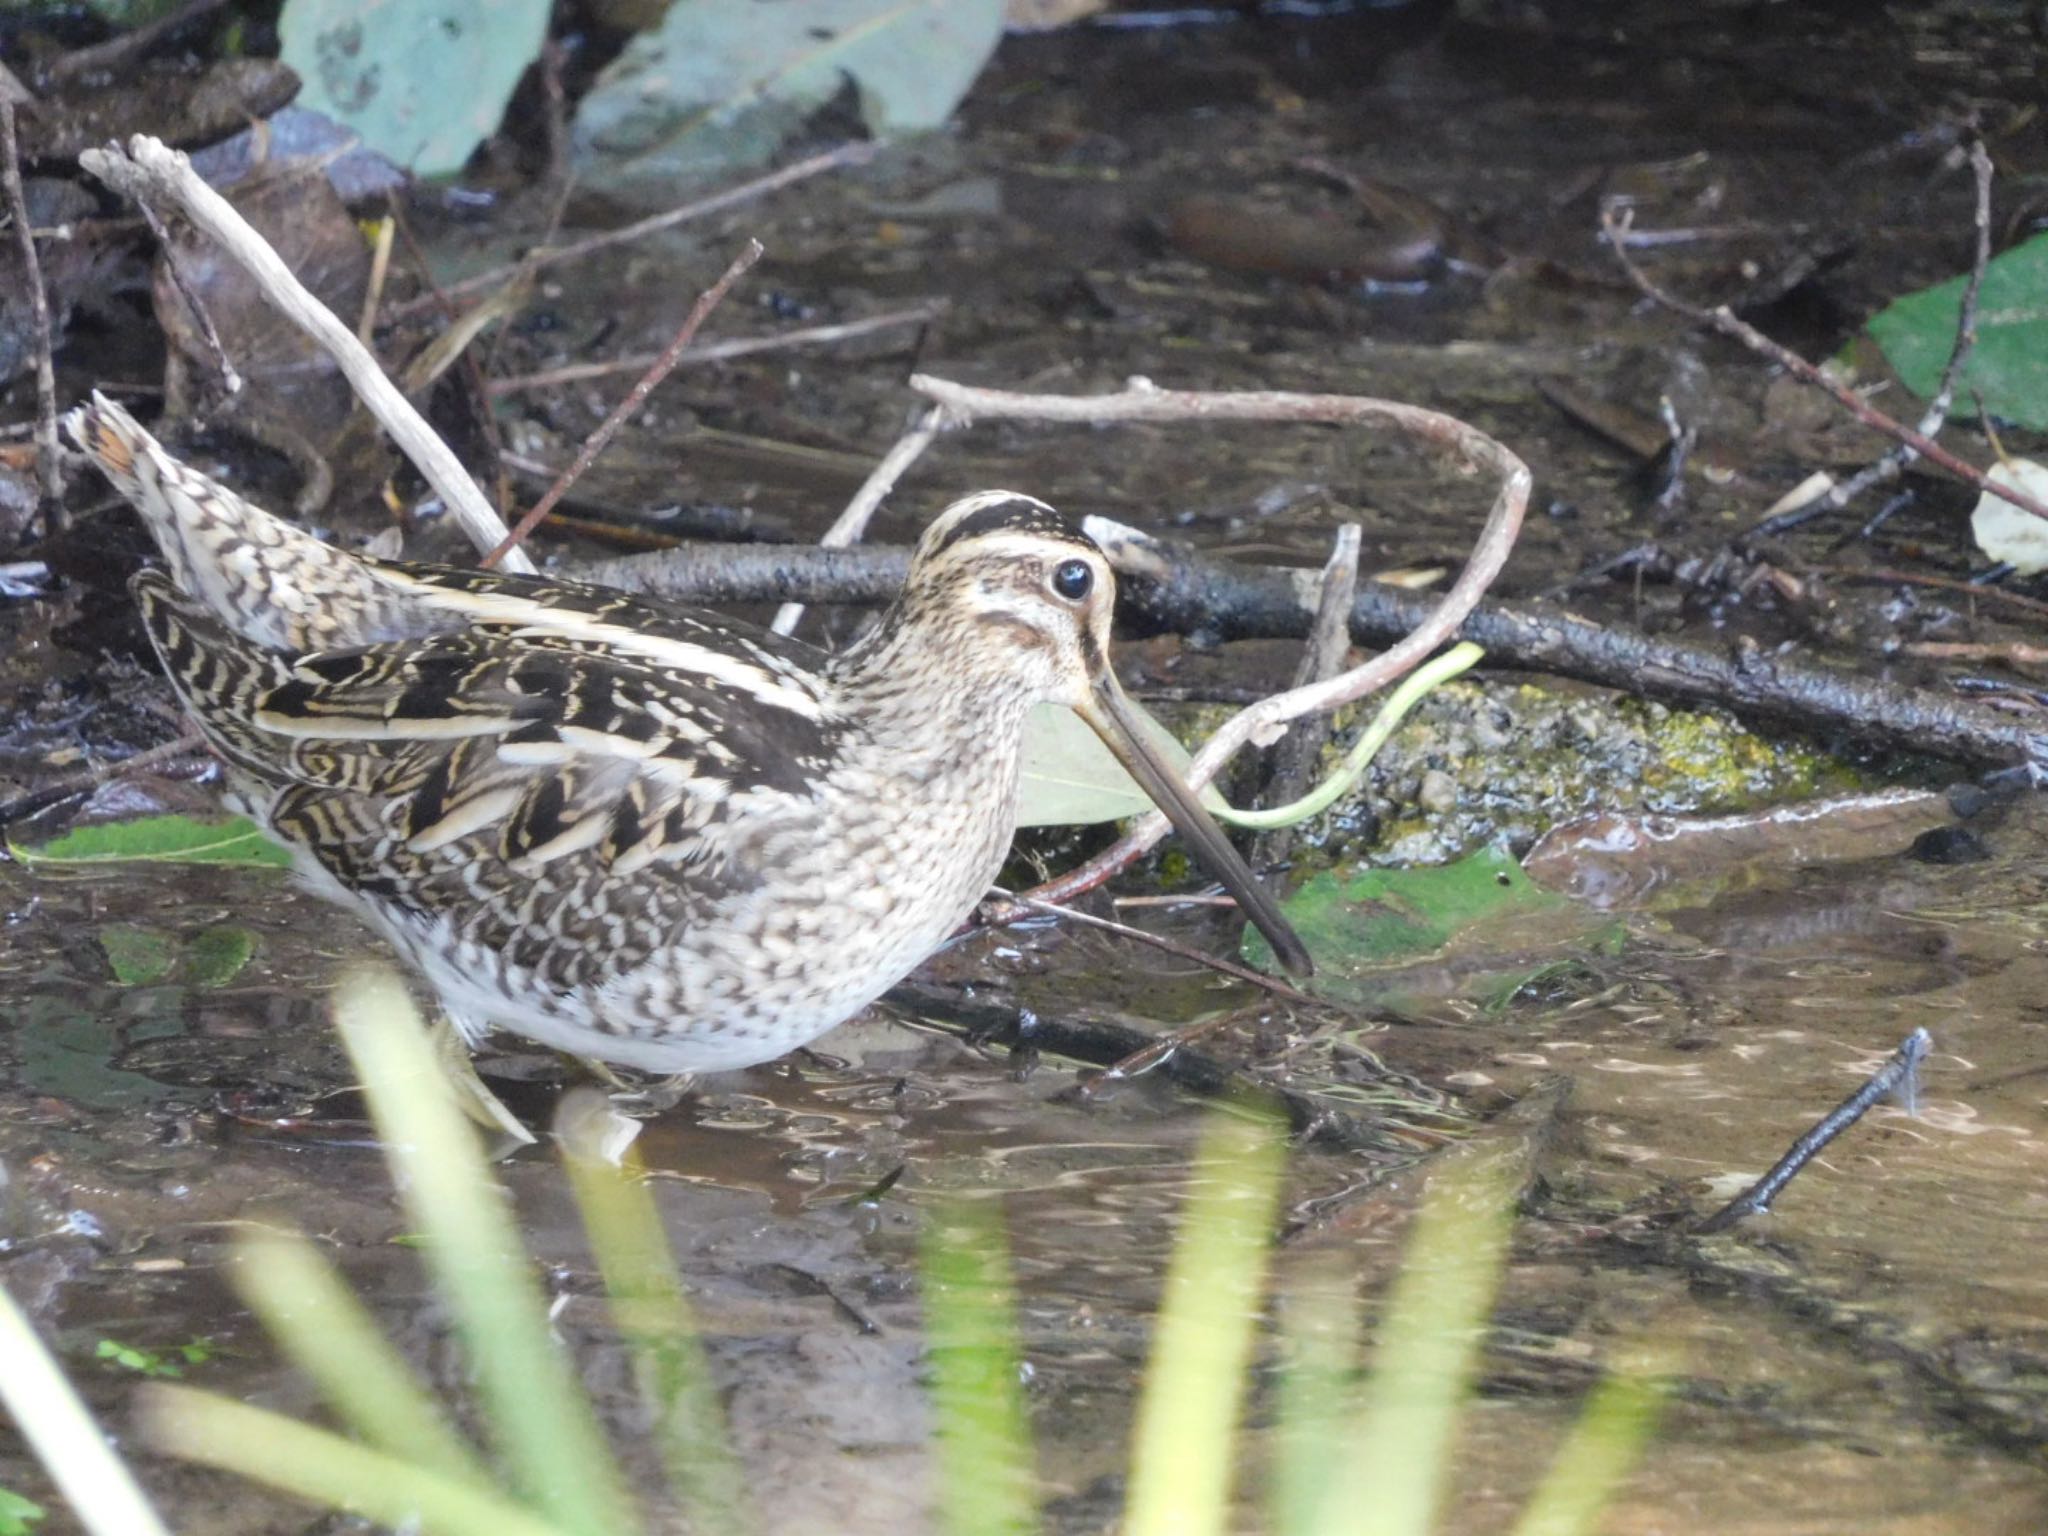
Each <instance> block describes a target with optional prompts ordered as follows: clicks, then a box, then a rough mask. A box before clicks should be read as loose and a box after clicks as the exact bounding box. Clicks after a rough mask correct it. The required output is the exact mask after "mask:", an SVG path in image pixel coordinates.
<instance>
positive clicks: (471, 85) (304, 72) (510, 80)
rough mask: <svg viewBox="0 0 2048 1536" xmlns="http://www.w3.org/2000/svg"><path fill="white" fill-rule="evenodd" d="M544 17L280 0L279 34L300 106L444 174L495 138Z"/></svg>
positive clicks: (505, 10)
mask: <svg viewBox="0 0 2048 1536" xmlns="http://www.w3.org/2000/svg"><path fill="white" fill-rule="evenodd" d="M680 8H681V9H688V7H680ZM799 9H800V7H799ZM548 11H549V0H285V6H284V11H283V13H282V14H281V15H280V16H279V17H278V22H277V31H278V38H279V41H280V43H281V45H282V47H281V56H282V58H283V59H284V62H285V63H287V64H289V65H290V66H291V67H292V68H293V69H295V70H297V71H298V72H299V78H300V79H301V80H303V81H304V82H305V85H304V88H303V89H302V90H301V91H300V93H299V100H298V104H299V105H300V106H302V107H310V108H311V109H312V110H314V111H316V112H322V113H325V114H326V115H327V116H329V117H331V118H333V119H335V120H336V121H337V122H341V123H345V124H347V125H348V126H349V127H350V128H352V129H354V130H355V131H356V132H357V133H358V134H360V135H362V139H363V142H364V143H365V144H366V145H368V146H369V147H370V148H371V149H374V150H376V151H378V152H379V153H380V154H383V155H385V156H387V157H388V158H390V159H391V160H393V161H395V162H397V163H398V164H399V165H402V166H405V167H407V168H408V169H410V170H413V171H416V172H418V173H419V174H420V175H422V176H445V175H450V174H452V173H454V172H456V171H459V170H461V169H462V167H463V165H464V163H465V162H466V161H467V160H468V159H469V157H470V153H471V152H472V151H473V150H474V149H475V148H476V147H477V145H479V144H481V143H482V142H483V141H484V140H485V139H487V138H488V137H490V135H491V134H493V133H495V132H497V129H498V121H499V119H500V118H502V117H503V116H504V115H505V103H506V102H508V101H510V100H511V99H512V88H513V87H514V86H515V85H517V84H518V83H519V77H520V75H522V74H523V73H525V71H526V66H527V65H529V64H531V63H532V62H533V61H534V60H535V59H536V58H538V57H539V55H540V45H541V40H542V38H543V37H544V36H545V35H546V32H547V22H548Z"/></svg>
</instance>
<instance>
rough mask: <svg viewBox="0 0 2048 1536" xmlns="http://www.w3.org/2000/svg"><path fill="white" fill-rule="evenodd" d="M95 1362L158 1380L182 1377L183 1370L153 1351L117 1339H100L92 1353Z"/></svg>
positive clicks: (172, 1361)
mask: <svg viewBox="0 0 2048 1536" xmlns="http://www.w3.org/2000/svg"><path fill="white" fill-rule="evenodd" d="M92 1355H93V1358H94V1359H95V1360H105V1361H108V1362H110V1363H112V1364H114V1365H118V1366H119V1367H120V1368H121V1369H122V1370H124V1371H133V1372H135V1374H136V1375H138V1376H150V1377H154V1378H157V1379H159V1380H161V1379H164V1378H168V1377H176V1376H182V1375H184V1374H185V1371H184V1368H183V1367H182V1366H180V1365H179V1364H178V1363H177V1362H176V1361H174V1360H167V1359H165V1358H164V1357H163V1356H162V1355H160V1354H158V1353H157V1352H156V1351H155V1350H153V1349H138V1348H136V1347H135V1346H134V1345H133V1344H123V1343H121V1342H120V1341H119V1340H118V1339H101V1340H100V1342H99V1345H98V1347H97V1348H96V1349H94V1350H93V1352H92Z"/></svg>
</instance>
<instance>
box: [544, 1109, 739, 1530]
mask: <svg viewBox="0 0 2048 1536" xmlns="http://www.w3.org/2000/svg"><path fill="white" fill-rule="evenodd" d="M562 1118H563V1117H561V1116H557V1121H556V1127H557V1135H561V1134H562ZM562 1166H563V1167H564V1168H565V1169H567V1171H568V1174H569V1182H570V1187H571V1188H572V1189H573V1190H574V1191H575V1194H576V1204H577V1206H578V1208H579V1209H580V1210H581V1211H582V1214H583V1228H584V1231H585V1232H586V1233H588V1234H589V1237H590V1247H591V1251H592V1253H593V1254H595V1255H596V1258H597V1264H598V1269H599V1271H600V1272H601V1273H602V1274H603V1276H604V1283H605V1290H606V1292H607V1293H608V1295H609V1297H610V1302H611V1314H612V1322H613V1324H614V1325H615V1326H616V1327H617V1328H618V1330H619V1333H620V1336H621V1337H622V1338H624V1339H625V1341H626V1345H627V1347H628V1349H629V1350H630V1351H631V1353H632V1356H633V1368H634V1373H635V1375H636V1376H637V1378H638V1380H639V1386H640V1392H641V1396H642V1398H643V1399H644V1400H645V1402H646V1404H647V1408H648V1412H649V1415H650V1417H651V1419H652V1422H653V1425H654V1439H655V1444H656V1446H657V1448H658V1449H659V1450H660V1452H661V1455H662V1461H663V1464H664V1466H665V1467H666V1468H667V1471H668V1476H669V1481H670V1483H671V1484H672V1485H673V1487H674V1488H675V1491H676V1492H677V1493H678V1494H679V1495H680V1496H681V1498H682V1501H683V1505H684V1507H685V1508H686V1509H687V1510H688V1511H689V1515H690V1520H691V1524H692V1529H695V1530H702V1531H713V1532H740V1531H744V1530H749V1529H752V1528H753V1521H752V1520H751V1518H750V1511H749V1501H748V1499H747V1495H746V1481H745V1473H744V1471H743V1469H742V1468H741V1466H740V1464H739V1461H738V1459H737V1458H736V1457H735V1456H734V1455H733V1453H732V1443H731V1440H730V1438H729V1437H728V1436H727V1434H726V1427H725V1413H724V1410H723V1409H722V1408H721V1407H720V1405H719V1401H718V1389H717V1386H716V1384H715V1383H714V1382H713V1380H712V1378H711V1368H710V1362H709V1361H708V1360H707V1359H706V1357H705V1354H704V1348H703V1346H702V1345H701V1344H700V1343H699V1342H698V1340H697V1332H696V1326H695V1323H694V1321H693V1319H692V1318H691V1315H690V1307H689V1302H688V1301H687V1300H686V1299H685V1298H684V1295H683V1283H682V1277H681V1276H680V1275H679V1274H678V1273H677V1271H676V1263H675V1255H674V1254H673V1253H672V1252H671V1251H670V1249H669V1245H668V1238H667V1236H666V1234H665V1232H664V1230H663V1228H662V1225H661V1215H660V1212H659V1211H657V1210H656V1209H655V1204H654V1200H653V1198H652V1195H651V1194H650V1192H649V1190H648V1187H647V1183H646V1176H645V1174H644V1173H643V1172H642V1170H641V1168H640V1165H639V1160H638V1158H637V1157H635V1156H634V1154H633V1153H632V1152H631V1151H630V1149H629V1150H627V1151H625V1152H624V1153H623V1154H622V1155H621V1162H620V1164H619V1166H617V1167H614V1166H613V1165H611V1164H610V1163H607V1162H605V1161H603V1160H602V1159H601V1158H599V1157H597V1156H593V1155H589V1152H588V1149H579V1146H578V1144H577V1142H576V1141H575V1140H574V1139H572V1138H569V1137H564V1138H563V1141H562Z"/></svg>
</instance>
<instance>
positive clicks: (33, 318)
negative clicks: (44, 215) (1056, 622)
mask: <svg viewBox="0 0 2048 1536" xmlns="http://www.w3.org/2000/svg"><path fill="white" fill-rule="evenodd" d="M34 100H35V98H34V97H33V96H31V95H30V94H29V91H28V88H27V87H26V86H24V85H23V84H22V83H21V82H20V81H19V80H17V79H16V78H15V76H14V72H13V71H12V70H10V69H8V68H7V66H6V65H5V64H0V180H4V181H5V182H6V190H7V211H8V213H9V214H10V215H11V216H12V218H13V220H14V238H15V240H16V242H17V243H18V244H19V245H20V247H21V269H22V276H23V279H24V281H26V283H27V284H28V302H29V323H30V327H31V332H32V334H33V335H34V338H35V353H36V485H37V487H38V488H39V489H40V490H41V492H42V498H43V516H44V519H45V525H46V526H47V527H48V528H50V530H51V531H53V532H54V531H55V528H56V524H57V522H58V520H59V519H60V518H61V517H62V516H63V499H64V477H63V472H62V468H61V466H60V465H59V464H58V462H57V371H56V367H55V365H54V364H53V363H52V362H51V360H50V301H49V297H48V295H46V294H45V293H44V292H43V267H42V263H41V262H40V261H38V260H37V259H36V237H35V231H34V230H32V229H31V228H30V227H29V219H28V195H27V193H26V192H24V191H23V190H22V185H21V140H20V137H19V135H18V134H17V133H16V132H15V122H14V109H15V107H16V106H17V105H20V104H24V103H31V102H33V101H34Z"/></svg>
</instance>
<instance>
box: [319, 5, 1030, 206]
mask: <svg viewBox="0 0 2048 1536" xmlns="http://www.w3.org/2000/svg"><path fill="white" fill-rule="evenodd" d="M1002 31H1003V6H1002V0H801V3H791V0H688V3H684V4H675V5H671V6H670V7H669V8H668V11H667V13H666V14H665V15H664V16H663V18H662V23H661V25H660V26H659V27H657V28H655V29H654V30H653V31H650V32H645V33H642V34H641V35H640V36H639V37H636V38H635V39H634V40H633V41H632V42H631V43H629V44H627V46H626V50H625V52H624V53H622V54H621V55H620V56H619V57H618V58H617V59H616V60H614V61H613V62H612V63H611V64H610V65H608V66H607V67H606V68H605V70H604V72H603V73H602V74H600V75H599V76H598V79H597V84H596V85H595V86H594V87H593V88H592V89H591V91H590V93H589V94H588V95H586V96H585V97H584V98H583V102H582V104H581V105H580V106H579V107H578V108H577V112H576V122H575V130H574V143H575V150H576V156H577V169H578V173H579V176H580V178H581V180H582V182H583V184H584V185H585V186H589V187H592V188H595V189H598V190H601V191H605V192H610V193H614V194H619V193H622V192H625V191H627V190H628V189H630V188H633V187H636V186H637V187H638V188H639V189H641V190H643V191H646V192H648V193H650V194H653V193H659V194H660V195H662V196H665V197H668V196H673V195H674V189H675V188H676V187H677V186H678V185H683V184H689V183H692V182H697V183H701V182H704V181H707V180H710V179H712V178H714V177H718V176H722V175H724V174H725V173H727V172H728V171H730V170H732V169H733V168H735V167H741V166H749V165H759V164H762V163H765V162H766V161H767V160H768V159H769V157H770V156H772V155H773V154H774V153H775V151H776V149H777V148H778V147H779V146H780V145H781V143H782V141H783V140H784V139H785V138H786V137H788V136H789V135H790V134H791V133H793V132H794V131H795V130H796V128H797V127H798V126H799V125H800V124H801V123H802V122H803V120H804V119H805V118H806V117H808V116H809V115H810V114H811V113H813V112H815V111H816V110H817V109H818V108H819V107H821V106H823V105H825V103H826V102H828V101H830V100H831V99H832V98H833V97H834V96H836V95H837V94H838V93H839V91H840V90H841V88H842V87H843V86H844V85H845V83H846V82H848V81H849V80H850V81H851V82H852V83H853V85H854V87H855V88H856V90H857V91H858V92H859V96H860V112H861V117H862V119H863V120H864V121H865V122H866V124H867V126H868V129H869V130H870V131H871V132H872V133H874V134H876V135H877V136H881V135H885V134H891V133H908V132H916V131H919V130H922V129H930V128H936V127H938V126H939V125H940V124H942V123H944V122H945V121H946V119H947V118H948V117H949V116H951V115H952V112H953V108H954V107H955V106H957V105H958V104H959V102H960V98H961V97H962V96H964V95H966V94H967V88H968V87H969V86H970V85H972V84H973V83H974V77H975V76H976V75H978V74H979V73H980V72H981V67H982V65H983V64H985V63H986V62H987V61H988V57H989V55H990V54H991V53H992V52H994V51H995V46H996V43H997V41H998V40H999V39H1000V38H1001V36H1002ZM287 57H289V56H287Z"/></svg>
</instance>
